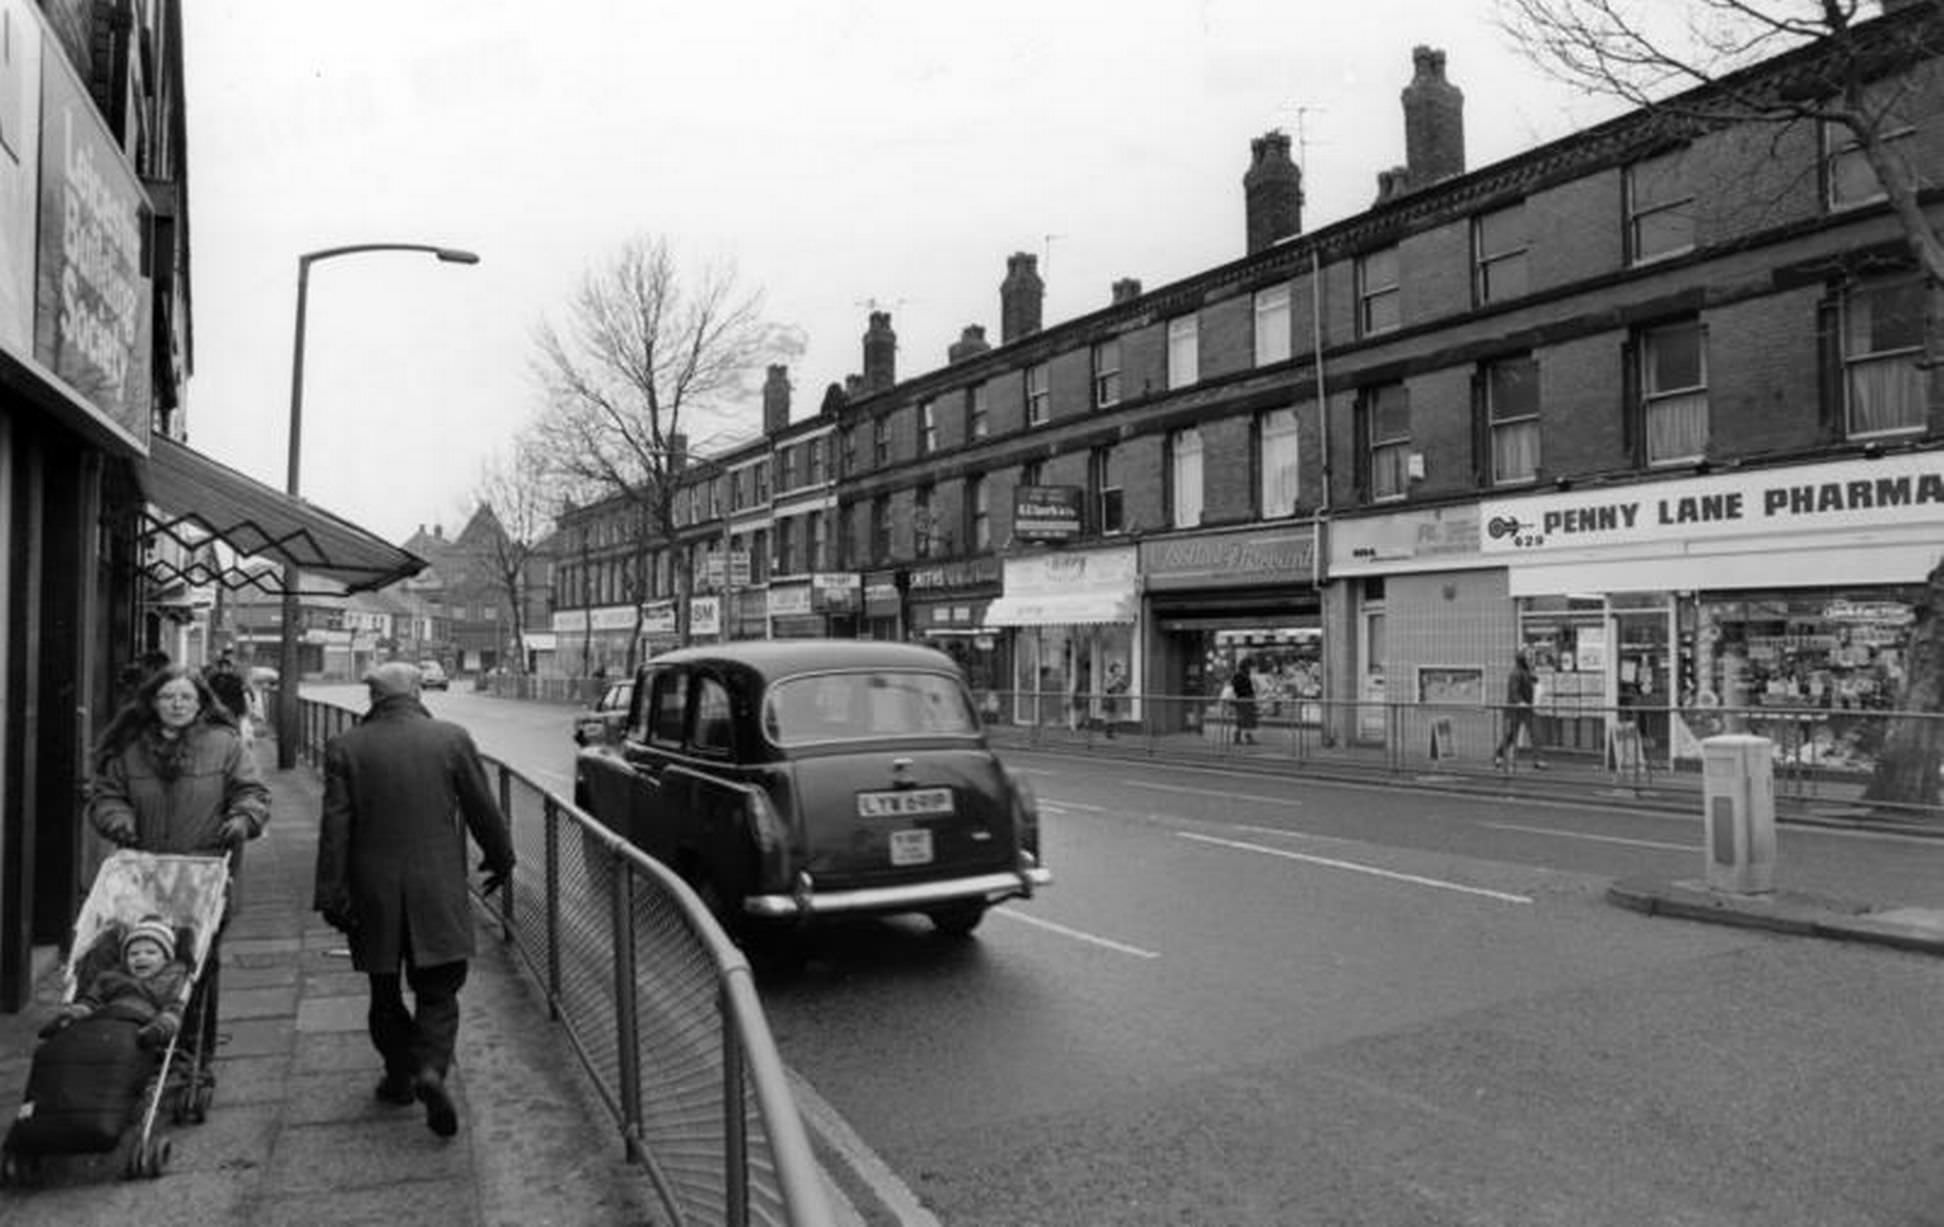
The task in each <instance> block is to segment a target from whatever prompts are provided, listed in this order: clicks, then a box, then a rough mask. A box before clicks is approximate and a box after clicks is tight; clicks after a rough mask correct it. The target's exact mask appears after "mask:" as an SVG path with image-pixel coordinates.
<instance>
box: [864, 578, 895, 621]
mask: <svg viewBox="0 0 1944 1227" xmlns="http://www.w3.org/2000/svg"><path fill="white" fill-rule="evenodd" d="M900 604H901V602H900V600H899V596H898V573H897V572H896V571H872V572H870V573H869V574H867V575H865V577H864V613H865V616H866V617H872V618H895V617H897V616H898V607H899V605H900Z"/></svg>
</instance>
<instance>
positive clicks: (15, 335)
mask: <svg viewBox="0 0 1944 1227" xmlns="http://www.w3.org/2000/svg"><path fill="white" fill-rule="evenodd" d="M39 28H40V25H39V18H37V17H36V16H35V13H34V6H33V5H32V4H30V3H28V0H0V348H4V349H6V350H8V351H10V352H12V353H14V354H16V355H18V356H20V357H22V358H25V357H27V356H28V354H30V353H31V352H32V348H33V338H34V261H33V259H32V254H33V251H34V198H35V195H36V193H37V192H38V190H39V184H40V163H39V161H38V160H36V158H35V157H34V151H35V150H36V149H38V148H39V147H40V103H39V98H40V73H41V40H40V38H39V37H38V35H37V33H36V32H37V31H38V30H39Z"/></svg>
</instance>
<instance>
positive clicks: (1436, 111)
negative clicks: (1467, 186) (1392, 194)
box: [1402, 45, 1465, 191]
mask: <svg viewBox="0 0 1944 1227" xmlns="http://www.w3.org/2000/svg"><path fill="white" fill-rule="evenodd" d="M1411 61H1412V63H1413V64H1414V65H1415V66H1416V75H1414V76H1413V77H1412V78H1411V83H1410V84H1409V85H1407V86H1405V87H1404V92H1403V95H1402V97H1403V99H1404V163H1405V165H1406V166H1407V167H1408V168H1409V169H1410V186H1411V189H1412V190H1413V191H1415V190H1416V189H1418V188H1423V187H1429V186H1430V185H1431V184H1433V183H1436V182H1438V181H1439V180H1440V179H1450V178H1452V177H1453V176H1456V175H1462V174H1464V173H1465V94H1464V91H1463V90H1461V89H1459V88H1458V87H1457V86H1455V85H1453V84H1452V83H1451V82H1449V81H1447V80H1445V53H1444V52H1442V51H1438V50H1435V49H1433V48H1431V47H1426V46H1422V45H1420V46H1418V47H1417V48H1416V49H1415V50H1413V51H1412V52H1411Z"/></svg>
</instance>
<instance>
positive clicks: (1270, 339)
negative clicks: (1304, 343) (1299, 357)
mask: <svg viewBox="0 0 1944 1227" xmlns="http://www.w3.org/2000/svg"><path fill="white" fill-rule="evenodd" d="M1289 330H1290V322H1289V287H1288V286H1286V285H1272V286H1270V287H1269V288H1268V289H1266V290H1257V291H1256V295H1255V364H1256V365H1257V366H1268V365H1269V364H1270V363H1272V362H1287V361H1288V360H1289V354H1290V348H1289V335H1290V333H1289Z"/></svg>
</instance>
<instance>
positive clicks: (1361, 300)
mask: <svg viewBox="0 0 1944 1227" xmlns="http://www.w3.org/2000/svg"><path fill="white" fill-rule="evenodd" d="M1400 297H1401V296H1400V294H1399V293H1398V289H1397V248H1396V246H1395V245H1393V246H1390V247H1384V248H1380V249H1378V250H1376V251H1372V252H1366V253H1365V254H1364V255H1362V256H1359V257H1358V258H1357V334H1358V335H1359V336H1366V337H1368V336H1375V335H1377V334H1378V333H1380V332H1390V331H1391V330H1393V329H1395V328H1396V327H1397V326H1398V324H1399V323H1401V322H1402V319H1403V316H1402V313H1401V310H1400V307H1401V303H1400Z"/></svg>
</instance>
